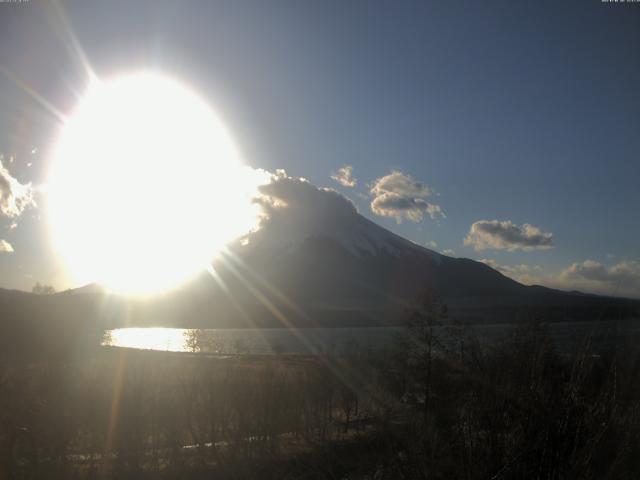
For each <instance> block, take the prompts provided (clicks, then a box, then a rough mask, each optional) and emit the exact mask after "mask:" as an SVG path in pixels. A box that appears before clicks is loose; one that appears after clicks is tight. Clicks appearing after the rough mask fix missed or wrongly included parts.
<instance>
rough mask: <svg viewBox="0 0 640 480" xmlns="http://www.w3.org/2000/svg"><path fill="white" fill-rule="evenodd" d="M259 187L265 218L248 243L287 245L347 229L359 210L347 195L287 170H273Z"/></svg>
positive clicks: (260, 202) (257, 200) (259, 199)
mask: <svg viewBox="0 0 640 480" xmlns="http://www.w3.org/2000/svg"><path fill="white" fill-rule="evenodd" d="M258 191H259V195H258V197H257V198H255V200H254V201H255V203H257V204H258V205H260V207H261V210H262V219H261V221H260V225H259V227H258V229H257V230H256V231H254V232H252V233H251V234H250V235H249V237H247V238H246V241H247V242H248V243H255V244H261V245H269V243H270V242H274V243H275V244H280V245H282V244H284V245H286V244H290V243H292V242H295V241H297V240H304V239H305V238H307V237H309V236H310V235H314V234H317V233H318V232H325V231H326V232H345V231H346V230H347V229H348V228H349V227H350V226H351V225H353V224H354V223H355V222H354V218H353V217H354V216H355V215H357V213H358V212H357V209H356V207H355V205H354V204H353V202H352V201H351V200H349V199H348V198H347V197H345V196H344V195H342V194H340V193H338V192H337V191H335V190H333V189H331V188H321V187H316V186H315V185H313V184H312V183H310V182H309V181H307V180H305V179H304V178H296V177H290V176H289V175H287V173H286V172H285V171H284V170H277V171H276V173H274V174H271V175H270V177H269V179H268V183H266V184H264V185H261V186H259V187H258Z"/></svg>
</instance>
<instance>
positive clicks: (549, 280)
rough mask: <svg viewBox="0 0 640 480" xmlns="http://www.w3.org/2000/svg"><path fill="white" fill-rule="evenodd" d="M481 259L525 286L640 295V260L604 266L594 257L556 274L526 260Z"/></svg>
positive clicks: (573, 264) (639, 296)
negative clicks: (512, 261) (523, 261)
mask: <svg viewBox="0 0 640 480" xmlns="http://www.w3.org/2000/svg"><path fill="white" fill-rule="evenodd" d="M480 262H482V263H485V264H487V265H489V266H490V267H492V268H495V269H496V270H498V271H499V272H500V273H502V274H503V275H506V276H507V277H510V278H513V279H514V280H516V281H518V282H520V283H523V284H525V285H545V286H547V287H550V288H557V289H560V290H567V291H569V290H579V291H581V292H586V293H597V294H600V295H618V296H623V297H633V298H640V262H637V261H632V260H625V261H622V262H618V263H616V264H613V265H603V264H602V263H600V262H596V261H594V260H585V261H583V262H576V263H572V264H571V265H569V266H567V267H566V268H564V269H562V270H560V272H556V273H548V272H545V271H543V269H542V268H541V267H539V266H537V265H536V266H530V265H527V264H524V263H521V264H519V265H503V264H500V263H498V262H496V261H495V260H491V259H486V258H483V259H481V260H480Z"/></svg>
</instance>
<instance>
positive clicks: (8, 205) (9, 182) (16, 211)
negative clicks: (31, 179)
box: [0, 158, 36, 218]
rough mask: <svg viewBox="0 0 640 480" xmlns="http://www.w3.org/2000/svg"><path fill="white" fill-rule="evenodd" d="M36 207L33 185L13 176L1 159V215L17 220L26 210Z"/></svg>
mask: <svg viewBox="0 0 640 480" xmlns="http://www.w3.org/2000/svg"><path fill="white" fill-rule="evenodd" d="M35 205H36V202H35V200H34V191H33V188H32V187H31V184H30V183H27V184H22V183H20V182H19V181H18V180H17V179H15V178H14V177H13V176H11V174H10V173H9V170H7V169H6V168H5V167H4V166H3V165H2V159H1V158H0V213H1V214H2V215H5V216H6V217H9V218H17V217H19V216H20V214H22V212H23V211H24V210H25V208H27V207H34V206H35Z"/></svg>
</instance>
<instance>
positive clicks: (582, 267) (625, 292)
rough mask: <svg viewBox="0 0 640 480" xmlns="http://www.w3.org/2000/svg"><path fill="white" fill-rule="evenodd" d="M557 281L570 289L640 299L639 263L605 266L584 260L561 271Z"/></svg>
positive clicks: (629, 262)
mask: <svg viewBox="0 0 640 480" xmlns="http://www.w3.org/2000/svg"><path fill="white" fill-rule="evenodd" d="M558 280H559V282H560V283H561V284H566V285H570V286H571V288H572V289H577V290H586V291H590V292H595V293H600V294H603V295H622V296H631V297H640V262H636V261H632V260H624V261H621V262H618V263H616V264H614V265H609V266H607V265H603V264H602V263H600V262H596V261H594V260H585V261H583V262H580V263H573V264H571V265H569V266H568V267H567V268H565V269H564V270H562V272H560V275H559V278H558Z"/></svg>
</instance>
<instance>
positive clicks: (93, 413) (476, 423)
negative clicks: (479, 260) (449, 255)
mask: <svg viewBox="0 0 640 480" xmlns="http://www.w3.org/2000/svg"><path fill="white" fill-rule="evenodd" d="M446 316H447V315H446V308H445V307H444V306H443V305H441V304H440V303H438V302H437V301H427V302H424V303H423V304H422V305H421V306H420V307H419V308H417V309H416V310H415V311H413V312H412V314H411V318H410V319H409V322H408V325H407V329H406V334H405V335H403V336H402V337H401V338H398V341H397V342H396V344H395V346H394V347H393V348H391V349H389V350H387V351H384V352H381V351H376V352H373V351H369V350H368V349H367V348H366V347H364V346H359V345H356V344H354V345H352V346H351V348H349V349H347V350H346V351H344V352H341V353H339V354H335V355H331V356H320V357H295V356H285V355H276V356H267V357H258V356H235V357H227V358H216V357H209V356H204V355H197V354H195V355H188V354H166V353H156V352H136V351H126V350H119V349H108V348H105V349H103V350H102V351H101V352H100V353H98V354H95V355H92V356H90V357H89V358H87V357H84V358H79V359H76V360H74V359H72V358H69V359H66V360H64V361H44V362H37V363H35V362H34V363H20V364H16V363H12V364H9V363H6V362H5V363H4V364H3V365H2V367H1V369H0V467H1V470H0V479H2V480H4V479H12V478H20V479H22V478H25V479H26V478H30V479H31V478H33V479H35V478H52V479H63V478H64V479H70V478H78V479H83V478H87V479H89V478H91V479H93V478H115V479H129V478H132V479H133V478H141V479H145V478H161V479H178V478H198V479H200V478H202V479H204V478H216V479H220V478H229V479H421V478H425V479H426V478H434V479H532V478H538V479H574V478H575V479H578V478H579V479H605V478H611V479H618V478H638V477H639V476H640V361H639V360H640V357H639V356H638V355H637V352H636V350H635V349H634V348H632V343H633V341H632V340H630V341H629V342H628V343H626V344H623V343H621V342H610V348H607V349H604V350H603V349H600V348H599V349H598V350H597V351H596V350H594V348H593V347H592V340H593V337H592V336H589V337H587V338H585V339H584V341H583V343H582V346H581V347H580V348H578V349H577V350H576V351H575V352H573V353H571V354H565V353H562V354H560V353H558V352H557V351H556V349H555V347H554V344H553V341H552V339H551V338H550V336H549V335H548V332H547V331H546V329H545V327H544V325H543V324H539V323H527V324H523V326H522V327H520V328H517V329H516V330H515V331H514V332H513V334H512V335H509V336H508V337H507V338H505V339H504V340H503V341H501V342H499V343H494V344H487V343H483V342H481V341H479V340H478V339H476V338H473V337H472V336H470V334H469V333H468V332H467V331H466V330H465V329H464V328H462V327H460V326H456V325H452V324H449V323H448V322H447V319H446ZM443 324H444V325H446V326H447V328H446V331H447V335H445V336H443V335H438V336H437V337H436V336H435V335H433V331H434V327H436V326H438V325H443ZM604 334H605V333H603V332H594V335H600V336H601V335H604Z"/></svg>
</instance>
